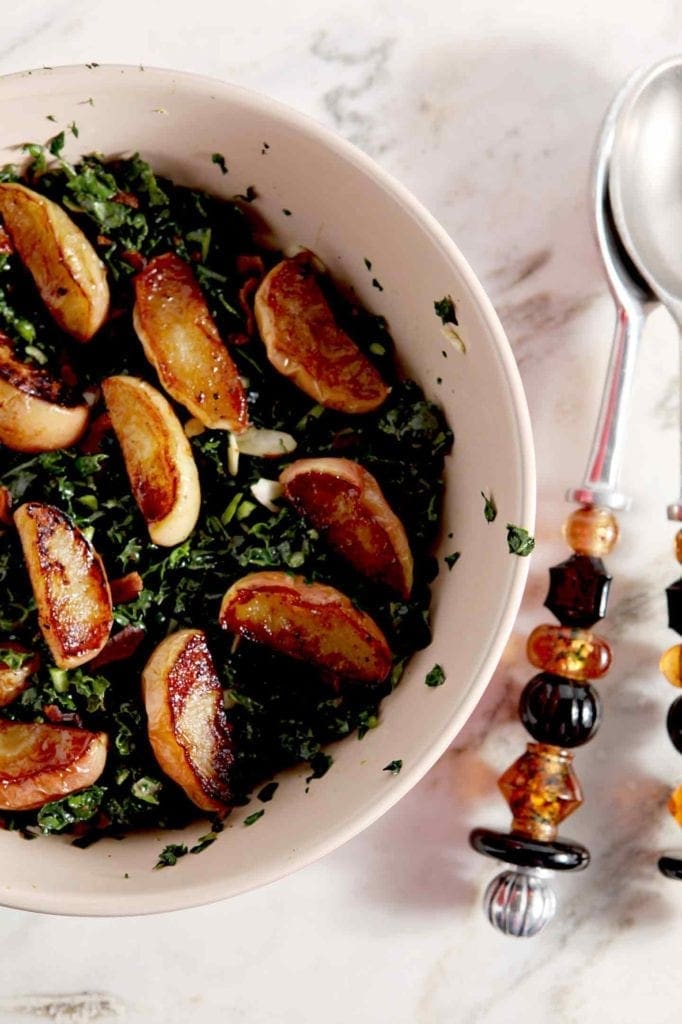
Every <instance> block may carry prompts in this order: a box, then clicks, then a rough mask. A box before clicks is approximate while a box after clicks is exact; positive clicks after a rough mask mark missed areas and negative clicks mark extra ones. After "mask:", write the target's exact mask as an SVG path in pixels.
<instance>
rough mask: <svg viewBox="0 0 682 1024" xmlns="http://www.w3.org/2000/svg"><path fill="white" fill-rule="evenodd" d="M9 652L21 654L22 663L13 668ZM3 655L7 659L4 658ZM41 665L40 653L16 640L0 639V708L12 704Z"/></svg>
mask: <svg viewBox="0 0 682 1024" xmlns="http://www.w3.org/2000/svg"><path fill="white" fill-rule="evenodd" d="M7 652H9V654H10V656H11V655H12V654H14V655H19V656H20V658H19V660H20V661H21V664H20V665H16V666H15V667H14V668H12V665H11V663H10V661H9V659H8V656H7ZM3 655H4V658H5V660H3ZM39 667H40V655H39V654H36V652H35V651H29V649H28V648H27V647H24V646H23V645H22V644H18V643H16V641H14V640H1V639H0V708H4V707H6V706H7V705H8V704H11V703H12V701H13V700H15V699H16V698H17V697H18V696H19V694H20V693H21V692H22V691H23V690H25V689H26V687H27V686H28V684H29V682H30V679H31V676H32V675H33V673H34V672H37V671H38V668H39Z"/></svg>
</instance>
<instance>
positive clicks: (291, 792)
mask: <svg viewBox="0 0 682 1024" xmlns="http://www.w3.org/2000/svg"><path fill="white" fill-rule="evenodd" d="M47 115H52V116H53V117H54V118H55V119H56V122H57V125H59V126H62V125H64V126H65V125H67V124H69V123H70V122H72V121H75V122H76V124H77V126H78V129H79V136H78V138H77V139H76V138H75V137H73V135H71V134H69V133H67V136H68V144H67V148H66V150H65V155H66V156H67V158H71V159H74V158H76V157H78V156H79V155H80V154H82V153H84V152H88V151H92V150H98V151H100V152H102V153H104V154H107V155H111V156H113V155H116V154H121V153H125V152H130V151H135V150H139V152H140V153H141V154H142V155H143V156H144V157H145V158H146V159H147V160H149V161H150V162H151V164H152V165H153V166H154V168H155V169H156V170H157V171H159V172H161V173H162V174H165V175H169V176H171V177H172V178H174V179H176V180H178V181H179V182H181V183H184V184H191V185H194V186H198V187H199V188H203V189H207V190H210V191H212V192H215V193H217V194H222V195H225V196H232V195H234V194H236V193H243V192H245V190H246V188H247V187H248V186H249V185H253V186H255V187H256V189H257V192H258V197H259V198H258V199H257V202H256V206H257V209H258V211H259V213H260V214H261V215H262V217H263V218H264V219H265V221H267V222H268V223H269V225H270V227H271V229H272V231H273V232H274V234H275V236H276V237H277V239H278V241H279V242H280V244H281V245H282V246H283V247H286V246H288V245H290V244H295V243H299V244H302V245H305V246H308V247H310V248H311V249H313V250H314V251H315V252H316V253H318V254H319V256H320V257H321V258H322V260H323V261H324V262H325V264H326V265H327V267H328V268H329V270H330V271H331V272H332V274H333V275H335V276H336V277H337V278H338V279H339V280H340V281H341V282H343V283H345V284H347V285H352V286H353V287H354V288H355V291H356V293H357V295H358V298H359V299H360V301H361V302H362V303H364V304H365V305H366V306H367V307H368V308H369V309H371V310H373V311H375V312H377V313H381V314H383V315H384V316H385V317H386V318H387V320H388V323H389V327H390V329H391V332H392V334H393V336H394V338H395V341H396V344H397V348H398V351H399V354H400V359H401V360H402V363H403V365H404V367H405V370H406V372H407V373H408V374H409V375H410V376H413V377H414V378H416V380H417V381H419V383H420V384H421V385H422V387H423V388H424V389H425V391H426V393H427V394H428V395H429V396H430V397H431V398H433V399H435V400H437V401H439V402H440V403H441V404H442V405H443V406H444V407H445V409H446V411H447V415H448V418H449V421H450V424H451V425H452V427H453V429H454V432H455V436H456V443H455V448H454V452H453V455H452V456H451V457H450V458H448V460H447V469H446V475H447V491H446V501H445V512H444V521H443V528H442V541H441V543H440V547H439V550H438V551H437V555H438V558H439V562H440V566H441V570H440V573H439V576H438V578H437V580H436V582H435V585H434V587H433V627H434V639H433V643H432V644H431V646H430V647H429V648H428V649H426V650H424V651H421V652H419V653H418V654H417V655H415V656H414V658H413V659H412V660H411V662H410V664H409V667H408V669H407V671H406V673H405V676H404V678H403V681H402V682H401V684H400V686H399V687H398V688H397V690H396V691H395V693H393V694H392V695H391V696H390V697H389V698H388V699H387V700H386V701H385V702H384V704H383V706H382V711H381V724H380V727H379V728H377V729H374V730H372V731H370V732H369V733H368V734H367V735H366V736H365V738H364V739H363V740H362V742H358V741H357V739H356V738H355V737H352V738H349V739H348V740H347V741H345V742H341V743H338V744H336V745H335V748H334V752H333V753H334V766H333V768H332V770H331V771H330V772H329V773H328V774H327V775H326V776H325V777H324V778H323V779H320V780H319V781H316V782H315V784H314V786H311V787H310V789H309V792H306V785H305V774H306V771H305V767H302V768H300V769H298V770H292V771H289V772H286V773H284V774H283V776H281V778H280V788H279V790H278V793H277V795H276V798H275V799H274V800H273V801H272V802H271V803H270V804H268V807H267V813H266V814H265V815H264V816H263V818H262V819H261V820H260V821H259V822H258V824H257V826H256V827H251V828H244V827H243V819H244V817H245V815H246V814H248V813H249V810H253V808H252V807H251V808H246V809H244V808H240V809H238V810H236V811H234V812H233V813H232V815H231V816H230V817H229V818H228V819H227V823H226V828H225V831H224V833H223V834H222V835H221V836H220V838H219V841H218V842H216V843H214V844H213V845H212V846H211V847H210V848H208V849H207V850H205V851H204V852H203V853H202V854H201V856H200V857H186V858H184V859H183V860H180V861H179V862H178V863H177V864H176V865H175V866H174V867H173V868H172V869H168V870H164V871H154V870H152V868H153V866H154V864H155V862H156V859H157V856H158V853H159V851H160V850H161V848H162V847H163V846H164V845H165V844H166V843H169V842H183V841H184V842H187V841H188V840H192V841H193V840H195V839H196V837H197V836H198V835H199V833H200V832H201V831H202V828H201V823H198V824H197V825H196V826H194V827H193V828H189V829H187V830H186V832H185V833H162V834H161V833H143V834H138V835H132V836H130V837H129V838H127V839H125V841H122V842H115V841H113V840H103V841H101V842H100V843H97V844H96V845H94V846H92V847H90V848H89V849H87V850H79V849H76V848H74V847H72V846H71V845H70V843H69V840H68V838H61V837H52V836H50V837H40V838H39V839H37V840H35V841H34V842H31V843H28V842H25V841H23V840H22V839H21V838H20V837H19V836H18V835H17V834H15V833H7V832H4V833H0V858H1V859H2V863H3V871H2V879H1V880H0V902H2V903H4V904H6V905H8V906H13V907H20V908H25V909H30V910H40V911H46V912H52V913H61V914H64V913H66V914H143V913H151V912H155V911H164V910H171V909H176V908H180V907H187V906H193V905H196V904H201V903H207V902H210V901H213V900H218V899H223V898H224V897H227V896H232V895H234V894H236V893H239V892H242V891H244V890H247V889H251V888H254V887H256V886H259V885H263V884H264V883H267V882H271V881H273V880H274V879H277V878H279V877H281V876H283V875H286V874H287V873H289V872H292V871H294V870H296V869H298V868H300V867H303V866H304V865H305V864H308V863H310V862H311V861H313V860H315V859H316V858H318V857H321V856H322V855H323V854H326V853H328V852H329V851H331V850H333V849H334V848H335V847H338V846H339V845H340V844H341V843H343V842H345V841H346V840H347V839H350V838H351V837H352V836H354V835H356V834H357V833H358V832H360V831H361V830H362V829H364V828H366V827H367V826H368V825H370V824H371V823H372V822H373V821H375V819H376V818H378V817H379V815H381V814H383V813H384V811H386V810H388V808H389V807H391V806H392V805H393V804H394V803H395V802H396V801H397V800H399V799H400V798H401V797H402V796H403V795H404V794H405V793H407V791H408V790H409V789H410V788H411V787H412V786H414V785H415V784H416V783H417V782H418V781H419V780H420V778H421V777H422V776H423V775H424V773H425V772H426V771H427V770H428V768H429V767H430V766H431V765H432V764H433V763H434V762H435V761H436V759H437V758H438V757H439V756H440V755H441V754H442V753H443V752H444V751H445V750H446V748H447V747H448V745H449V744H450V743H452V741H453V739H454V738H455V736H456V735H457V733H458V732H459V730H460V729H461V728H462V726H463V724H464V723H465V721H466V720H467V718H468V716H469V715H470V714H471V712H472V710H473V708H474V707H475V705H476V702H477V701H478V699H479V698H480V696H481V694H482V693H483V690H484V689H485V687H486V685H487V683H488V681H489V679H490V677H491V675H492V673H493V671H494V669H495V666H496V664H497V662H498V660H499V658H500V656H501V654H502V651H503V648H504V645H505V642H506V640H507V638H508V636H509V633H510V631H511V628H512V624H513V622H514V617H515V614H516V611H517V608H518V605H519V602H520V599H521V594H522V591H523V586H524V582H525V577H526V572H527V567H528V560H527V559H525V558H519V557H517V556H515V555H512V554H510V553H509V551H508V548H507V543H506V529H505V527H506V524H507V523H516V524H520V525H522V526H524V527H527V528H528V529H529V530H532V527H533V518H534V498H535V479H534V460H533V445H532V438H531V432H530V425H529V418H528V411H527V407H526V403H525V399H524V394H523V390H522V387H521V382H520V378H519V374H518V371H517V368H516V365H515V363H514V360H513V357H512V354H511V351H510V348H509V344H508V342H507V340H506V338H505V335H504V332H503V330H502V327H501V325H500V323H499V321H498V319H497V316H496V314H495V312H494V310H493V307H492V306H491V304H490V302H489V300H488V298H487V297H486V295H485V292H484V291H483V289H482V287H481V285H480V284H479V283H478V281H477V280H476V278H475V276H474V274H473V273H472V271H471V269H470V268H469V266H468V265H467V263H466V261H465V260H464V258H463V257H462V255H461V254H460V252H459V250H458V249H457V247H456V246H455V245H454V243H453V242H452V241H451V239H450V238H449V237H448V236H447V234H446V233H445V231H443V229H442V228H441V227H439V225H438V224H437V223H436V221H435V220H434V219H433V217H431V216H430V214H429V213H427V211H426V210H425V209H424V208H423V207H422V206H420V204H419V203H418V202H417V201H416V200H415V199H414V198H413V197H412V196H411V195H410V194H409V193H408V192H407V191H406V190H405V189H404V188H403V187H401V186H400V185H399V184H398V183H397V182H395V181H394V180H393V179H392V178H391V177H390V176H389V175H388V174H386V172H385V171H383V170H381V168H380V167H378V166H377V165H376V164H374V163H373V162H372V161H371V160H370V159H368V158H367V157H366V156H364V155H363V154H362V153H361V152H360V151H359V150H357V149H355V148H354V147H353V146H351V145H349V144H348V143H347V142H344V141H343V140H342V139H340V138H338V137H337V136H335V135H334V134H332V133H331V132H329V131H328V130H327V129H325V128H323V127H321V126H320V125H318V124H316V123H315V122H313V121H311V120H310V119H308V118H307V117H304V116H302V115H301V114H298V113H296V112H295V111H293V110H290V109H288V108H286V107H284V106H282V105H280V104H279V103H276V102H275V101H273V100H271V99H269V98H267V97H264V96H259V95H256V94H254V93H251V92H249V91H246V90H244V89H241V88H237V87H235V86H232V85H226V84H224V83H222V82H219V81H214V80H211V79H208V78H203V77H197V76H194V75H188V74H182V73H176V72H172V71H164V70H155V69H148V68H145V69H143V68H138V67H112V66H100V67H97V66H85V67H67V68H55V69H49V70H48V69H45V70H41V71H33V72H27V73H23V74H18V75H11V76H9V77H6V78H3V79H1V80H0V161H2V162H3V163H4V162H7V161H12V160H16V159H17V149H16V146H17V144H18V143H22V142H25V141H26V140H30V141H44V140H45V138H46V137H47V136H49V135H50V134H53V133H54V131H55V130H56V128H55V125H53V124H52V123H51V122H50V121H48V120H46V117H47ZM214 152H220V153H222V154H224V155H225V159H226V162H227V167H228V173H227V174H225V175H223V174H222V173H221V171H220V168H219V167H218V166H217V165H216V164H215V163H213V162H212V160H211V154H212V153H214ZM284 210H289V211H291V214H290V215H289V216H287V215H285V214H284V212H283V211H284ZM365 258H366V259H367V260H369V261H371V265H372V267H371V271H368V269H367V267H366V265H365V262H364V261H365ZM373 280H374V281H376V282H379V283H380V285H381V289H382V290H379V288H378V287H377V286H376V284H374V283H373ZM448 294H449V295H451V296H452V297H453V299H454V300H455V303H456V308H457V315H458V319H459V337H460V338H461V341H462V342H463V345H462V346H459V345H458V344H455V343H453V340H452V339H450V338H446V337H445V336H444V334H443V332H442V325H441V322H440V320H439V319H438V317H437V316H436V313H435V311H434V301H435V300H438V299H441V298H442V297H443V296H445V295H448ZM481 491H485V492H486V493H490V492H492V493H493V494H494V496H495V500H496V503H497V507H498V509H499V514H498V517H497V519H496V521H495V522H493V523H488V522H486V520H485V518H484V515H483V499H482V498H481ZM454 550H457V551H460V552H461V557H460V559H459V561H458V562H457V564H456V566H454V568H453V569H452V570H451V571H449V570H448V568H447V566H446V565H445V564H444V562H443V558H444V556H445V555H446V554H448V553H450V552H452V551H454ZM435 663H438V664H440V665H442V666H443V667H444V669H445V671H446V677H447V678H446V682H445V684H444V685H442V686H440V687H438V688H429V687H427V686H425V685H424V679H425V676H426V674H427V672H428V671H429V669H431V668H432V667H433V665H434V664H435ZM395 758H401V759H402V761H403V768H402V771H401V773H400V774H399V775H396V776H393V775H391V774H390V773H388V772H384V771H382V769H383V768H384V766H385V765H386V764H387V763H388V762H389V761H391V760H393V759H395Z"/></svg>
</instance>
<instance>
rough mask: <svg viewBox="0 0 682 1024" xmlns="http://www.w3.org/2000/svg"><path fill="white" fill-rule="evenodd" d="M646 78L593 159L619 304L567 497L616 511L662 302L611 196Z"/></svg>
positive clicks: (610, 124)
mask: <svg viewBox="0 0 682 1024" xmlns="http://www.w3.org/2000/svg"><path fill="white" fill-rule="evenodd" d="M642 78H643V72H642V71H637V72H635V74H634V75H632V76H631V77H630V78H629V79H628V80H627V81H626V82H625V84H624V85H623V87H622V88H621V89H620V90H619V92H618V93H617V95H616V96H615V98H614V100H613V102H612V103H611V106H610V107H609V109H608V111H607V113H606V116H605V118H604V121H603V123H602V128H601V131H600V133H599V136H598V138H597V144H596V146H595V150H594V156H593V158H592V196H591V201H592V213H593V229H594V232H595V235H596V241H597V246H598V248H599V252H600V254H601V259H602V263H603V265H604V271H605V274H606V279H607V282H608V285H609V290H610V292H611V295H612V296H613V301H614V302H615V304H616V325H615V330H614V335H613V342H612V345H611V356H610V358H609V364H608V368H607V371H606V379H605V381H604V388H603V391H602V400H601V407H600V410H599V417H598V419H597V425H596V428H595V432H594V438H593V441H592V447H591V449H590V454H589V457H588V460H587V468H586V470H585V477H584V480H583V483H582V484H581V485H580V487H576V488H573V489H571V490H569V491H567V492H566V500H567V501H575V502H580V503H582V504H585V505H594V506H595V507H601V508H611V509H614V510H617V509H626V508H628V506H629V504H630V499H629V498H628V497H627V496H626V495H624V494H621V493H620V492H619V491H618V490H617V484H618V476H619V473H620V466H621V461H622V454H623V449H624V445H625V434H626V422H627V413H628V409H629V405H630V396H631V394H632V384H633V380H634V372H635V363H636V359H637V352H638V350H639V343H640V339H641V336H642V330H643V328H644V325H645V323H646V320H647V317H648V316H649V314H650V313H651V311H652V310H653V309H654V307H655V306H656V305H657V302H658V300H657V298H656V295H655V294H654V291H653V290H652V288H651V287H650V284H649V283H648V282H647V280H645V278H644V277H643V276H642V275H641V274H640V273H639V271H638V269H637V267H636V266H635V265H634V263H633V262H632V260H631V259H630V256H629V255H628V252H627V251H626V249H625V246H624V245H623V242H622V240H621V238H620V236H619V232H618V228H617V227H616V223H615V221H614V215H613V211H612V207H611V199H610V176H611V163H612V154H613V146H614V140H615V137H616V132H617V128H618V127H619V124H620V120H621V117H622V113H623V110H624V109H625V108H626V107H627V106H628V104H629V101H630V98H631V96H632V94H633V91H634V92H636V91H638V89H639V85H640V81H641V79H642Z"/></svg>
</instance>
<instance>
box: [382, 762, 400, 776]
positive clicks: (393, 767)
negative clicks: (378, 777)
mask: <svg viewBox="0 0 682 1024" xmlns="http://www.w3.org/2000/svg"><path fill="white" fill-rule="evenodd" d="M402 766H403V762H402V761H401V760H400V758H398V759H397V760H395V761H389V762H388V764H387V765H386V767H385V768H382V769H381V770H382V771H383V772H390V773H391V775H400V769H401V768H402Z"/></svg>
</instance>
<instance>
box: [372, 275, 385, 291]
mask: <svg viewBox="0 0 682 1024" xmlns="http://www.w3.org/2000/svg"><path fill="white" fill-rule="evenodd" d="M372 288H376V289H377V290H378V291H380V292H383V290H384V286H383V285H382V284H381V282H380V281H377V279H376V277H373V278H372Z"/></svg>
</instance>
